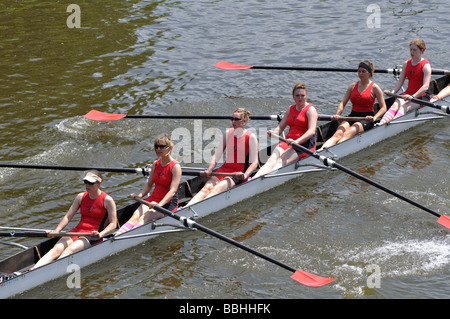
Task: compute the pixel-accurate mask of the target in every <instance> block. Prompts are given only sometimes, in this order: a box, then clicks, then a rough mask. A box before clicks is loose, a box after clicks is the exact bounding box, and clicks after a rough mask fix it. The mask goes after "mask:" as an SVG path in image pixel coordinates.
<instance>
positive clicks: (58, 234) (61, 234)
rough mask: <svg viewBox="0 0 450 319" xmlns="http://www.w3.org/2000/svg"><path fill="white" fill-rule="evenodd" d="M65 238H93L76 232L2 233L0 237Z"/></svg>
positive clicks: (89, 234)
mask: <svg viewBox="0 0 450 319" xmlns="http://www.w3.org/2000/svg"><path fill="white" fill-rule="evenodd" d="M65 236H69V237H70V236H91V233H75V232H49V233H47V232H46V231H24V232H16V231H9V232H0V237H65Z"/></svg>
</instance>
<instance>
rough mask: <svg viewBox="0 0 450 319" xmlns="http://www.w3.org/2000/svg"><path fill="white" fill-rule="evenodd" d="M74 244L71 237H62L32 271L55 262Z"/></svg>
mask: <svg viewBox="0 0 450 319" xmlns="http://www.w3.org/2000/svg"><path fill="white" fill-rule="evenodd" d="M72 243H73V241H72V239H71V238H70V237H61V239H60V240H58V242H57V243H56V244H55V246H53V248H52V249H50V250H49V251H48V253H46V254H45V255H44V256H43V257H42V258H41V259H39V261H38V262H37V263H36V265H34V266H33V268H32V269H35V268H38V267H41V266H44V265H46V264H48V263H50V262H52V261H53V260H56V259H57V258H58V257H59V256H60V255H61V254H62V253H63V252H64V250H65V249H66V248H67V247H68V246H69V245H71V244H72Z"/></svg>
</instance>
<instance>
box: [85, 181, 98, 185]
mask: <svg viewBox="0 0 450 319" xmlns="http://www.w3.org/2000/svg"><path fill="white" fill-rule="evenodd" d="M83 182H84V183H85V184H86V185H95V184H97V182H94V183H92V182H89V181H83Z"/></svg>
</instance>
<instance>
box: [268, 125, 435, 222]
mask: <svg viewBox="0 0 450 319" xmlns="http://www.w3.org/2000/svg"><path fill="white" fill-rule="evenodd" d="M272 135H273V136H275V137H276V138H278V139H279V140H280V141H284V142H287V140H286V139H284V138H282V137H281V136H277V135H275V134H272ZM291 146H292V147H294V148H295V149H296V150H299V151H302V152H304V153H306V154H308V155H310V156H313V157H315V158H317V159H318V160H320V161H321V162H322V163H323V164H324V165H326V166H329V167H335V168H337V169H339V170H341V171H343V172H344V173H347V174H349V175H351V176H353V177H356V178H358V179H360V180H362V181H364V182H366V183H369V184H370V185H372V186H375V187H377V188H379V189H381V190H383V191H385V192H387V193H389V194H391V195H393V196H395V197H397V198H400V199H401V200H404V201H406V202H408V203H410V204H411V205H414V206H416V207H418V208H420V209H423V210H424V211H426V212H428V213H430V214H433V215H434V216H437V217H440V216H441V215H440V214H438V213H436V212H434V211H433V210H431V209H429V208H427V207H425V206H423V205H421V204H419V203H416V202H415V201H413V200H411V199H409V198H407V197H405V196H403V195H400V194H398V193H396V192H394V191H392V190H390V189H388V188H387V187H384V186H382V185H380V184H378V183H376V182H374V181H372V180H370V179H368V178H366V177H364V176H362V175H360V174H358V173H356V172H354V171H352V170H350V169H348V168H346V167H344V166H342V165H340V164H338V163H336V162H335V161H334V160H332V159H330V158H328V157H326V156H323V155H319V154H317V153H316V152H313V151H311V150H309V149H307V148H306V147H303V146H302V145H299V144H296V143H291Z"/></svg>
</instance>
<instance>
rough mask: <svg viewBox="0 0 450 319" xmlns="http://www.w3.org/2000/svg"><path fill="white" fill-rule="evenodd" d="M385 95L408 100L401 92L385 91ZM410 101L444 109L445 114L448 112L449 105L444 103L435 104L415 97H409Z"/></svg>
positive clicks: (449, 112)
mask: <svg viewBox="0 0 450 319" xmlns="http://www.w3.org/2000/svg"><path fill="white" fill-rule="evenodd" d="M385 93H386V95H388V96H394V97H396V98H398V99H403V100H408V98H407V97H406V96H404V95H401V94H394V93H392V92H385ZM409 100H410V101H411V102H413V103H417V104H421V105H425V106H429V107H433V108H435V109H438V110H441V111H444V112H445V113H447V114H450V106H445V105H437V104H435V103H431V102H427V101H423V100H419V99H415V98H411V99H409Z"/></svg>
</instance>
